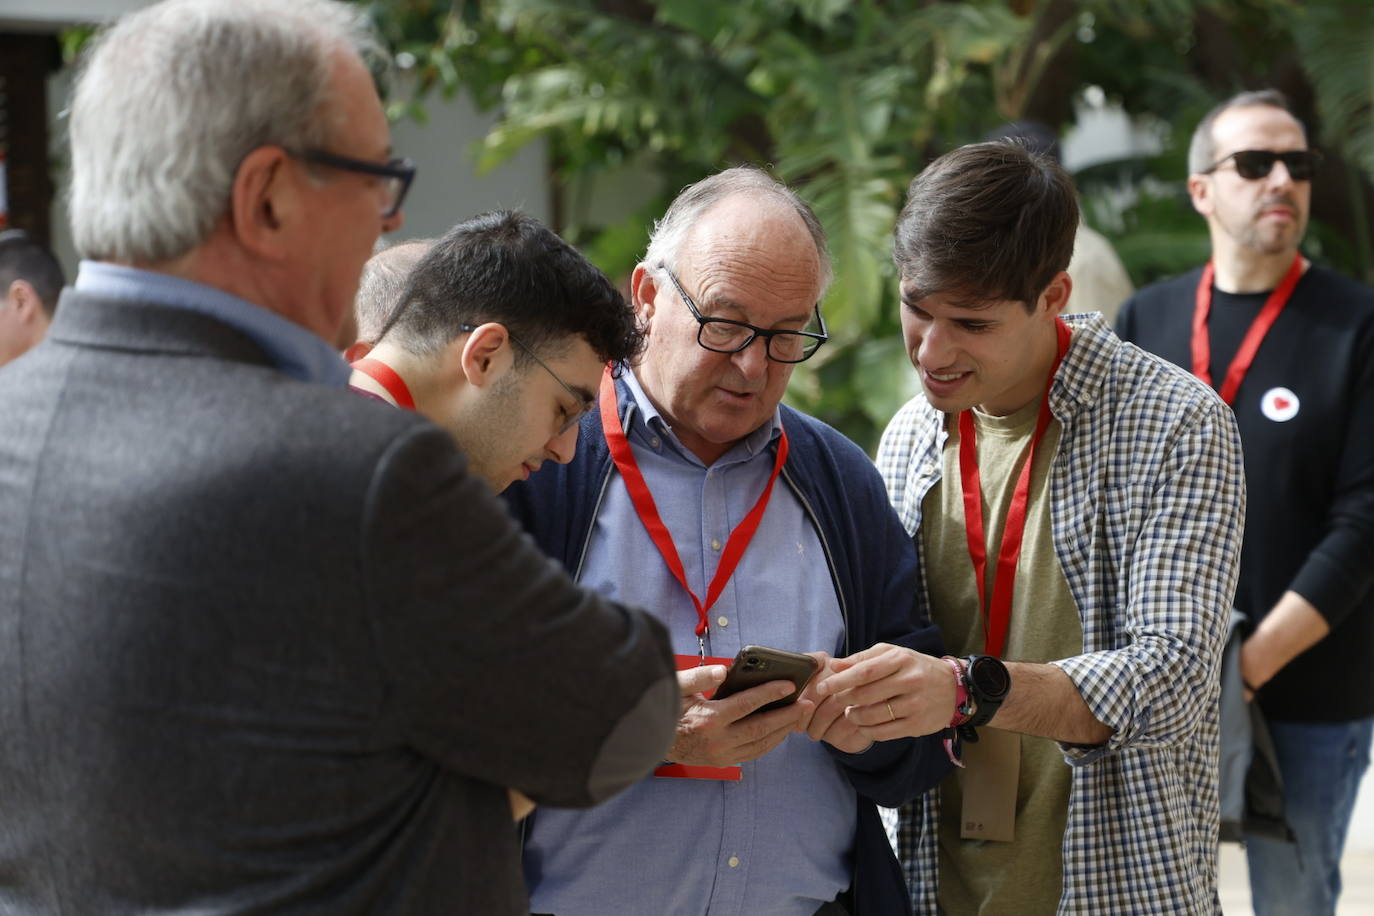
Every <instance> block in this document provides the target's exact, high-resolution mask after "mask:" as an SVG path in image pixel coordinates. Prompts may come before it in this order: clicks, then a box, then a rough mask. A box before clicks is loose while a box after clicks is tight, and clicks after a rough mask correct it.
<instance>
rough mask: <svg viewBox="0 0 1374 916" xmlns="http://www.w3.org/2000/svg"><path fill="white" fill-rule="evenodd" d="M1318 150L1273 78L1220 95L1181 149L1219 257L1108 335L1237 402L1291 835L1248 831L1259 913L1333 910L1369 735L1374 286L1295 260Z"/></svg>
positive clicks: (1254, 593) (1266, 672)
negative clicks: (1269, 85)
mask: <svg viewBox="0 0 1374 916" xmlns="http://www.w3.org/2000/svg"><path fill="white" fill-rule="evenodd" d="M1319 161H1320V158H1319V156H1318V155H1317V153H1316V152H1314V151H1313V150H1311V149H1309V148H1308V144H1307V136H1306V132H1305V130H1304V129H1303V126H1302V124H1301V123H1299V122H1298V120H1297V119H1296V118H1294V117H1293V115H1292V114H1290V113H1289V111H1288V110H1287V107H1286V103H1285V101H1284V99H1283V97H1282V96H1281V95H1280V94H1279V93H1277V92H1274V91H1261V92H1247V93H1242V94H1241V95H1238V96H1236V97H1234V98H1232V99H1230V100H1228V101H1226V102H1224V103H1222V104H1221V105H1219V106H1217V108H1215V109H1213V110H1212V112H1211V113H1209V114H1208V115H1207V116H1206V117H1205V118H1204V119H1203V121H1202V123H1201V124H1199V125H1198V127H1197V131H1196V132H1195V133H1194V135H1193V140H1192V145H1191V146H1190V148H1189V169H1190V170H1191V172H1192V175H1191V176H1190V177H1189V179H1188V189H1189V193H1190V194H1191V195H1192V199H1193V206H1194V208H1196V209H1197V211H1198V212H1199V213H1200V214H1202V216H1203V218H1204V219H1206V220H1207V226H1208V230H1209V232H1210V235H1211V240H1212V257H1211V260H1210V261H1209V262H1208V263H1207V265H1205V266H1204V267H1202V268H1199V269H1198V270H1194V271H1192V272H1190V273H1188V274H1185V275H1183V276H1181V277H1178V278H1175V279H1173V280H1167V281H1164V282H1161V283H1157V284H1155V285H1154V286H1150V287H1147V288H1145V289H1143V290H1141V291H1140V292H1139V293H1138V294H1136V296H1135V297H1133V298H1132V299H1131V300H1129V301H1128V302H1127V303H1126V306H1125V308H1123V310H1122V312H1121V315H1120V318H1119V320H1118V323H1117V332H1118V333H1119V334H1120V335H1121V336H1122V337H1123V338H1124V339H1126V340H1130V341H1133V342H1135V343H1137V344H1139V345H1140V346H1142V347H1144V348H1145V349H1147V350H1150V351H1152V352H1154V353H1156V354H1158V355H1160V356H1163V357H1165V358H1166V359H1169V360H1172V361H1173V362H1175V363H1178V364H1179V365H1180V366H1182V367H1184V368H1185V369H1189V370H1191V371H1192V372H1194V373H1195V374H1196V375H1198V376H1199V377H1201V378H1203V379H1205V380H1206V381H1208V382H1210V383H1211V384H1212V386H1213V387H1215V388H1217V389H1218V391H1219V392H1220V394H1221V396H1222V398H1223V399H1224V400H1225V401H1227V402H1228V403H1229V404H1230V405H1231V407H1232V409H1233V410H1234V411H1235V415H1236V420H1237V423H1238V424H1239V427H1240V433H1241V438H1242V440H1243V442H1244V445H1245V474H1246V480H1247V482H1248V486H1249V494H1250V504H1249V510H1248V512H1247V515H1246V520H1245V536H1244V546H1243V548H1242V553H1241V570H1240V585H1239V588H1238V590H1237V593H1236V606H1237V608H1238V609H1239V610H1240V611H1241V612H1242V613H1244V614H1245V615H1246V617H1247V618H1248V626H1249V628H1250V629H1249V632H1248V636H1247V638H1246V639H1245V642H1244V644H1243V648H1242V650H1241V655H1240V671H1241V675H1242V677H1243V679H1244V684H1245V687H1246V690H1247V693H1249V694H1251V695H1253V696H1254V698H1255V702H1258V703H1259V704H1260V707H1261V709H1262V710H1263V713H1264V716H1265V719H1266V720H1267V722H1268V725H1269V731H1270V732H1271V734H1272V737H1273V739H1274V745H1275V750H1276V751H1277V756H1278V763H1279V768H1280V770H1281V772H1282V777H1283V791H1284V795H1285V816H1286V818H1287V820H1288V823H1289V825H1290V826H1291V827H1292V828H1293V829H1294V831H1295V832H1296V834H1297V843H1296V845H1294V844H1293V843H1287V842H1284V841H1282V840H1280V839H1273V838H1270V837H1266V836H1247V837H1246V853H1247V856H1248V858H1249V862H1250V886H1251V891H1252V897H1253V900H1254V906H1255V911H1256V912H1257V913H1260V914H1265V916H1268V914H1304V916H1306V914H1316V916H1320V914H1330V913H1333V912H1334V909H1335V905H1336V899H1337V897H1338V895H1339V893H1340V858H1341V851H1342V847H1343V845H1344V842H1345V834H1346V829H1347V827H1348V826H1349V822H1350V811H1351V809H1352V807H1353V805H1354V800H1355V794H1356V791H1357V789H1358V786H1359V782H1360V777H1361V775H1362V774H1363V772H1364V770H1365V768H1366V766H1367V763H1368V759H1369V748H1370V734H1371V730H1374V665H1371V664H1370V661H1371V656H1374V563H1371V561H1370V558H1371V557H1374V290H1370V289H1369V288H1368V287H1365V286H1363V285H1361V284H1359V283H1356V282H1354V281H1352V280H1349V279H1347V278H1345V277H1342V276H1340V275H1339V274H1337V273H1335V272H1333V271H1331V270H1328V269H1326V268H1323V267H1318V266H1315V265H1313V264H1311V263H1310V262H1308V260H1307V259H1306V258H1304V257H1303V256H1302V254H1301V252H1300V251H1299V250H1298V244H1299V242H1301V240H1302V236H1303V230H1304V229H1305V228H1306V226H1307V216H1308V208H1309V204H1310V201H1311V195H1312V184H1311V182H1312V179H1313V178H1314V177H1315V176H1316V175H1317V166H1318V164H1319Z"/></svg>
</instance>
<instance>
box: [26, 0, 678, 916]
mask: <svg viewBox="0 0 1374 916" xmlns="http://www.w3.org/2000/svg"><path fill="white" fill-rule="evenodd" d="M377 52H379V49H378V48H377V47H376V45H375V41H374V40H373V39H371V38H370V36H369V35H368V34H367V32H366V31H365V28H364V26H363V25H362V23H361V21H360V19H359V14H358V10H357V9H356V8H355V7H353V6H352V5H350V4H345V3H336V2H332V0H293V2H291V3H281V2H280V0H167V2H163V3H158V4H153V5H151V6H147V7H145V8H142V9H140V10H138V11H137V12H133V13H130V14H128V15H127V16H126V17H124V18H123V19H121V20H120V21H119V22H118V23H117V24H116V25H114V26H113V27H112V28H111V29H109V30H108V31H106V32H105V33H103V34H102V35H101V36H99V37H98V38H96V39H95V44H94V46H93V50H92V51H91V53H90V57H89V59H88V60H87V61H86V63H85V66H84V68H83V70H82V73H81V76H80V78H79V79H78V82H77V86H76V90H75V94H74V100H73V103H72V113H71V149H72V163H73V193H72V203H71V213H72V224H73V230H74V232H73V235H74V238H75V241H76V244H77V247H78V249H80V251H81V252H82V254H83V256H84V257H85V260H84V261H83V262H82V264H81V267H80V273H79V275H78V276H77V278H76V282H75V284H74V285H73V287H72V288H69V289H67V290H65V291H64V293H63V297H62V304H61V306H60V307H59V309H58V310H57V313H56V317H55V319H54V321H53V325H52V328H51V330H50V332H49V334H48V337H47V339H46V340H45V341H44V342H43V343H42V344H40V345H39V346H38V347H36V348H34V350H33V351H31V352H30V353H28V354H26V355H25V357H24V358H23V359H22V360H19V361H17V362H16V363H15V364H13V365H10V366H6V367H3V368H0V429H2V430H4V432H3V434H0V735H3V740H0V811H3V816H0V875H3V876H4V877H3V878H2V879H0V912H5V913H21V912H22V913H56V912H64V911H77V910H79V911H81V912H89V913H133V912H138V913H145V912H197V913H201V912H203V913H210V912H213V913H250V912H252V913H261V912H291V911H295V912H318V913H330V914H334V913H338V914H369V916H371V914H377V913H395V914H428V913H474V914H478V913H480V914H489V913H490V914H498V916H526V914H528V912H529V909H528V900H527V898H526V894H525V889H524V884H523V881H522V880H521V875H520V864H519V851H518V848H517V843H516V839H515V836H514V831H513V830H512V828H511V821H510V805H509V802H508V800H507V787H513V788H516V789H518V790H520V791H521V792H523V793H524V794H525V795H527V796H528V797H529V798H531V799H533V800H534V801H536V802H538V803H541V804H553V805H566V806H572V807H576V806H586V805H592V804H595V803H597V802H598V801H601V800H603V799H605V798H606V797H608V796H610V795H612V794H614V793H615V792H617V791H618V790H620V789H622V788H624V787H625V786H627V785H629V784H631V783H633V782H634V781H636V780H637V779H638V778H639V777H641V776H642V775H643V774H644V773H645V772H647V771H648V770H649V769H650V768H651V767H652V766H653V765H654V764H655V762H656V761H657V760H658V759H659V758H660V756H661V754H662V752H663V750H664V748H666V747H667V746H668V744H669V742H670V740H671V738H672V735H673V732H674V725H675V722H676V719H677V709H678V703H679V700H678V696H679V691H678V685H677V680H676V678H675V676H674V673H673V666H672V658H671V653H670V652H669V644H668V640H667V637H666V633H665V632H664V630H663V627H662V626H661V625H660V624H659V623H658V622H657V621H655V620H653V619H652V618H650V617H649V616H648V615H646V614H644V613H642V612H640V611H637V610H634V609H632V608H628V607H625V606H622V605H619V604H615V603H613V602H612V601H610V600H607V599H604V598H602V597H600V596H598V595H596V594H593V593H591V592H589V591H586V590H583V589H579V588H578V587H576V586H575V585H574V584H573V583H572V581H571V580H570V579H569V577H568V576H567V575H566V574H565V573H564V572H563V571H562V570H561V569H560V568H559V567H558V566H557V565H556V564H554V563H551V562H550V561H549V560H548V558H547V557H546V556H544V555H542V554H540V553H539V551H538V550H537V549H536V548H535V547H534V546H533V545H532V544H531V543H530V540H529V538H528V537H526V536H525V535H524V533H523V532H521V531H520V529H519V528H518V526H517V525H516V524H515V522H514V521H513V520H512V519H511V518H510V516H509V513H508V512H507V511H506V510H505V508H504V507H503V506H502V505H501V504H500V503H499V502H498V501H497V499H496V497H495V496H494V495H493V494H492V492H491V488H490V487H489V486H488V485H487V483H486V482H485V481H484V480H483V479H482V478H481V477H480V476H479V475H478V474H477V473H474V472H473V470H472V469H471V468H470V467H469V465H468V462H467V459H466V458H465V457H464V456H463V455H462V454H461V452H459V451H458V449H457V448H456V447H455V446H454V443H453V441H452V439H451V437H450V436H449V434H448V433H447V432H445V431H444V430H443V429H441V428H439V427H438V426H436V425H435V424H434V423H432V422H430V421H429V420H427V419H425V418H424V417H421V416H419V415H417V414H415V413H412V412H409V411H401V410H396V409H393V408H391V407H387V406H385V405H381V404H377V403H375V402H373V401H370V400H368V399H366V398H362V397H359V396H358V395H357V394H355V393H352V392H350V391H348V390H347V384H348V379H349V370H348V367H347V365H346V364H344V363H343V361H342V360H341V359H340V358H339V356H338V353H337V352H336V350H335V349H334V346H335V341H336V340H337V337H338V333H339V331H340V328H341V326H342V324H343V320H344V316H345V315H346V314H347V313H348V312H349V311H350V310H351V309H352V307H353V297H354V292H355V290H356V288H357V284H358V276H359V271H360V270H361V268H362V266H363V263H364V262H365V261H366V260H367V258H368V256H369V255H370V253H371V251H372V249H373V245H374V243H375V242H376V239H377V237H378V235H379V234H380V233H381V232H385V231H389V230H393V229H396V228H397V227H399V225H400V224H401V206H402V201H403V197H404V194H405V190H406V187H407V183H408V181H409V177H410V175H411V173H412V172H413V169H412V168H411V167H410V166H409V165H407V164H405V163H404V162H397V161H395V160H392V159H391V156H390V151H389V148H388V147H389V136H388V129H387V121H386V117H385V114H384V113H383V109H382V105H381V101H380V100H379V98H378V96H377V93H376V90H375V88H374V84H373V79H372V76H371V74H370V72H369V70H368V68H367V66H366V65H365V63H364V57H363V55H364V54H368V53H377ZM492 271H493V272H497V273H499V272H500V266H499V265H494V266H493V267H492ZM591 285H592V286H593V287H594V288H595V289H597V290H599V292H600V294H601V295H602V296H603V297H604V295H605V293H606V290H605V289H604V285H605V284H604V279H601V278H599V277H596V278H592V281H591ZM531 291H532V292H533V291H535V289H534V288H533V287H531ZM470 298H473V299H480V298H481V290H475V291H473V293H472V296H471V297H470ZM606 304H607V305H609V306H619V307H620V309H621V311H624V308H623V305H621V304H620V303H619V302H618V301H616V300H614V299H611V300H609V301H608V302H606ZM541 305H542V303H540V302H538V301H532V302H531V303H530V305H529V307H530V309H531V310H532V311H537V310H538V309H539V307H540V306H541ZM477 317H478V318H479V319H481V320H483V321H485V316H482V315H478V316H477ZM617 322H618V324H617ZM533 324H534V326H533V328H532V329H531V330H529V332H528V333H529V334H530V339H529V341H528V342H527V346H528V347H529V348H530V350H531V351H532V352H531V358H532V359H534V358H535V357H534V355H533V353H535V352H537V353H538V354H539V356H538V358H539V359H544V358H546V357H547V358H548V360H549V361H550V364H551V365H554V364H555V363H553V362H552V361H553V360H556V359H557V356H558V352H559V351H557V350H556V349H555V348H553V346H552V344H553V340H551V339H541V338H540V337H539V335H538V330H539V325H538V324H537V323H533ZM612 324H616V326H618V327H620V328H621V329H622V330H623V331H624V332H625V333H629V332H630V331H632V328H630V327H629V323H628V319H627V318H626V317H624V316H621V317H619V318H615V317H613V318H612ZM501 333H504V334H505V336H504V341H505V343H503V344H501V345H499V346H498V345H494V341H495V339H496V338H497V337H499V336H501ZM473 335H474V336H479V335H478V332H476V331H474V332H473ZM417 337H424V335H418V334H417ZM486 337H488V338H491V339H492V341H493V345H492V346H489V347H488V348H487V349H486V351H485V352H484V353H479V354H476V355H475V357H474V358H475V359H476V360H477V361H479V362H481V361H483V360H485V361H486V362H487V363H489V364H490V365H491V366H498V367H499V365H501V364H502V361H503V360H505V361H514V360H515V359H516V357H515V355H514V352H513V350H512V349H511V348H510V346H508V344H509V342H510V340H511V338H510V333H509V332H497V331H495V330H494V329H493V330H489V331H488V332H486ZM426 339H427V338H426ZM569 346H570V347H572V348H573V349H574V350H575V349H576V348H577V347H579V346H581V347H586V348H588V349H592V347H591V345H589V344H586V343H581V342H580V341H575V342H573V343H572V344H570V345H569ZM517 348H518V344H517ZM583 362H584V363H585V364H587V365H588V366H589V364H590V362H591V357H590V355H588V356H587V357H586V359H584V361H583ZM557 365H558V366H559V368H560V369H561V364H557ZM540 373H542V370H540V369H537V368H536V369H535V370H534V375H533V377H531V378H529V379H527V380H526V384H527V385H529V386H531V387H533V386H534V385H536V384H538V385H540V386H542V387H541V389H540V390H541V391H543V392H544V395H543V403H542V404H541V405H540V409H539V410H538V411H535V410H530V411H529V413H530V415H531V416H536V415H537V416H538V418H539V419H540V420H542V422H543V425H544V429H545V430H548V429H549V428H550V427H552V426H553V424H554V423H555V417H556V415H557V413H558V411H560V410H563V411H566V412H567V413H568V414H572V413H575V412H577V411H579V410H581V409H582V408H583V405H584V402H585V397H584V398H581V399H578V400H577V401H576V403H574V400H573V399H572V398H571V397H570V396H569V395H568V393H567V392H566V391H564V390H563V389H562V386H561V384H558V385H555V384H554V383H552V382H549V383H547V384H545V383H544V382H543V381H542V380H541V378H540ZM584 375H590V376H591V377H590V378H584ZM506 376H507V383H508V384H509V385H511V386H512V387H514V384H515V382H514V373H510V372H507V373H506ZM594 382H595V373H594V372H590V373H583V374H579V375H576V376H574V377H573V379H572V380H570V381H569V384H582V383H586V384H589V385H590V384H594ZM554 388H557V389H558V391H557V392H554ZM565 398H566V400H564V399H565ZM492 414H493V415H492V416H491V417H490V418H489V420H490V422H491V423H492V424H493V426H494V428H496V430H497V432H494V435H496V434H499V427H500V425H501V424H509V425H511V426H518V425H519V424H520V423H522V422H524V421H523V420H522V419H521V418H520V417H517V416H507V415H504V414H502V413H500V412H499V411H495V410H493V411H492ZM567 419H568V418H567V417H565V418H564V420H563V421H558V422H566V420H567ZM544 435H545V436H547V435H548V432H545V433H544Z"/></svg>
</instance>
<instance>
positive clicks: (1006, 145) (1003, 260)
mask: <svg viewBox="0 0 1374 916" xmlns="http://www.w3.org/2000/svg"><path fill="white" fill-rule="evenodd" d="M1077 231H1078V200H1077V195H1076V194H1075V192H1074V186H1073V179H1072V178H1070V177H1069V174H1068V172H1065V171H1064V169H1063V168H1062V167H1061V166H1060V165H1059V163H1057V162H1055V161H1054V160H1053V159H1052V158H1050V157H1049V156H1046V155H1042V154H1039V153H1032V152H1030V151H1029V150H1027V149H1026V148H1025V147H1024V146H1022V145H1021V144H1019V143H1016V142H1015V141H999V142H994V143H975V144H972V145H970V146H962V147H960V148H959V149H956V150H953V151H952V152H949V153H946V154H945V155H943V156H941V157H940V158H939V159H936V160H935V161H934V162H932V163H931V164H930V165H928V166H926V168H925V169H924V170H923V171H922V172H921V174H919V175H917V176H916V178H915V179H914V180H913V181H912V182H911V187H910V188H909V189H908V191H907V199H906V206H904V207H902V213H901V215H900V216H899V217H898V218H897V228H896V231H895V232H894V244H893V258H894V259H895V260H896V262H897V272H898V273H899V274H900V275H901V278H902V282H903V284H904V285H905V286H906V288H907V293H906V296H905V298H906V299H907V300H908V301H912V302H915V301H920V300H921V299H924V298H926V297H927V296H931V295H936V294H941V293H944V294H953V295H955V296H957V297H958V298H959V300H960V303H961V304H963V305H971V304H978V303H991V302H996V301H1000V300H1004V299H1014V300H1016V301H1019V302H1024V303H1025V304H1026V308H1027V309H1033V308H1034V307H1035V301H1036V299H1037V298H1038V297H1039V295H1040V293H1041V292H1042V291H1043V290H1044V289H1045V287H1046V286H1048V285H1049V282H1050V280H1052V279H1053V278H1054V275H1055V274H1056V273H1058V272H1059V271H1061V270H1064V269H1066V268H1067V267H1068V266H1069V259H1070V258H1071V257H1072V256H1073V240H1074V235H1075V233H1077Z"/></svg>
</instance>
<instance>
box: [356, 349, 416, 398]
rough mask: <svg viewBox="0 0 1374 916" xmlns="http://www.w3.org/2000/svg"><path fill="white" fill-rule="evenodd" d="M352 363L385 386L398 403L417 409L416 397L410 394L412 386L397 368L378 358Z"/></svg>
mask: <svg viewBox="0 0 1374 916" xmlns="http://www.w3.org/2000/svg"><path fill="white" fill-rule="evenodd" d="M351 365H352V368H354V369H357V370H358V371H359V372H361V373H362V374H363V375H366V376H367V377H368V378H370V379H372V380H373V381H374V382H376V383H377V384H378V385H381V386H382V387H383V388H385V389H386V393H387V394H389V395H391V399H392V400H393V401H395V402H396V403H397V404H398V405H400V406H401V407H404V408H405V409H407V410H414V409H415V399H414V398H412V397H411V396H410V388H409V387H407V386H406V382H405V379H403V378H401V377H400V376H399V375H397V374H396V370H395V369H393V368H391V367H390V366H388V365H387V364H386V363H384V362H382V361H380V360H376V359H360V360H358V361H357V362H356V363H352V364H351Z"/></svg>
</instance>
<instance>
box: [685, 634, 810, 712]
mask: <svg viewBox="0 0 1374 916" xmlns="http://www.w3.org/2000/svg"><path fill="white" fill-rule="evenodd" d="M818 667H819V666H818V665H817V663H816V660H815V659H814V658H812V657H811V656H809V655H802V654H801V653H799V652H788V651H786V650H784V649H770V648H768V647H767V646H745V647H744V648H743V649H740V650H739V653H738V654H737V655H736V656H735V661H734V663H733V664H732V665H731V666H730V672H729V674H727V675H726V676H725V680H724V681H723V682H722V683H721V685H720V686H719V687H717V688H716V692H715V693H714V694H713V695H712V697H711V699H713V700H723V699H725V698H726V697H728V696H732V695H734V694H736V693H739V692H740V691H741V690H748V689H749V688H750V687H757V686H758V685H760V684H766V683H768V682H769V681H791V682H792V683H793V685H794V686H795V688H796V689H795V690H793V691H792V692H791V693H790V694H788V695H787V696H785V697H783V698H782V699H780V700H774V701H773V702H771V703H766V704H764V705H763V706H761V707H759V708H758V709H757V710H755V713H759V712H767V711H768V710H770V709H781V708H782V707H784V706H790V705H791V704H793V703H795V702H796V701H797V697H799V696H801V692H802V690H804V689H805V688H806V685H807V683H809V682H810V680H811V678H812V677H814V676H815V674H816V669H817V668H818Z"/></svg>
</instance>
